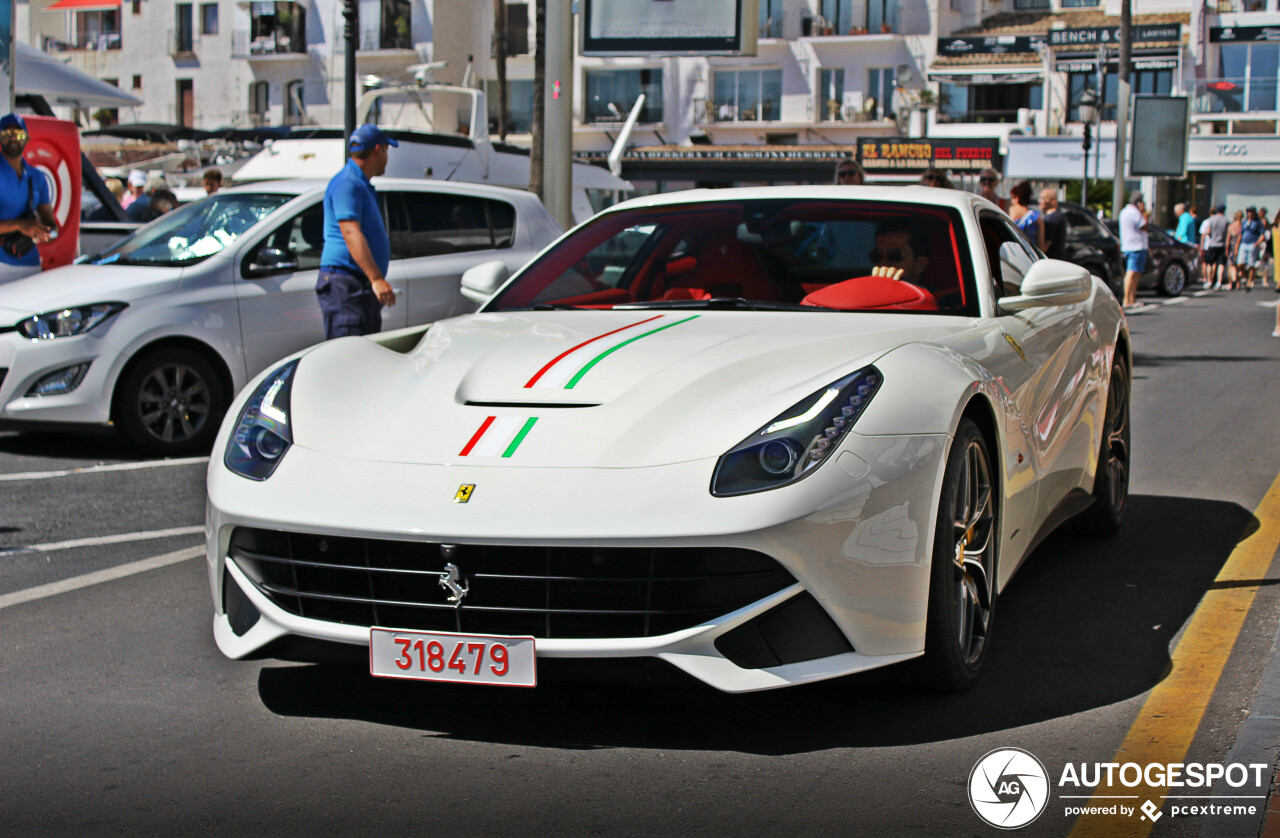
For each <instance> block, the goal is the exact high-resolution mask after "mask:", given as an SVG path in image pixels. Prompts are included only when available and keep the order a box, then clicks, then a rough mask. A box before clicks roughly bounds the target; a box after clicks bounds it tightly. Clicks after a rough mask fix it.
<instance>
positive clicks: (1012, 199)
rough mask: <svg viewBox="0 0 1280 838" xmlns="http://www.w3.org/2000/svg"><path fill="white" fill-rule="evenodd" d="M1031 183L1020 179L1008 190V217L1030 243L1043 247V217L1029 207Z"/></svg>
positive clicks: (1042, 249) (1041, 248)
mask: <svg viewBox="0 0 1280 838" xmlns="http://www.w3.org/2000/svg"><path fill="white" fill-rule="evenodd" d="M1030 205H1031V184H1030V183H1028V182H1027V181H1025V180H1024V181H1022V182H1021V183H1018V184H1016V185H1015V186H1014V187H1013V188H1012V189H1010V190H1009V217H1010V218H1012V219H1013V223H1014V224H1017V225H1018V229H1020V230H1021V231H1022V232H1024V233H1026V234H1027V238H1029V239H1031V243H1032V244H1034V245H1035V246H1036V247H1038V248H1040V250H1041V252H1043V251H1044V249H1045V239H1044V219H1043V218H1042V217H1041V216H1040V213H1039V212H1038V211H1036V210H1034V209H1032V208H1031V206H1030Z"/></svg>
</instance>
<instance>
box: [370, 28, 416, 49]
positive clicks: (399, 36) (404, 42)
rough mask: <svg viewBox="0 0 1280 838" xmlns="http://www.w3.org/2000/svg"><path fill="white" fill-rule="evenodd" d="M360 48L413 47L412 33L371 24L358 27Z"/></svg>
mask: <svg viewBox="0 0 1280 838" xmlns="http://www.w3.org/2000/svg"><path fill="white" fill-rule="evenodd" d="M360 49H361V51H364V52H372V51H375V50H384V49H413V35H411V34H410V33H409V32H398V31H395V30H389V28H386V27H380V26H371V27H368V28H365V27H361V29H360Z"/></svg>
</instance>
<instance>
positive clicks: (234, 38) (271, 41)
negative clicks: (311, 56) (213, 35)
mask: <svg viewBox="0 0 1280 838" xmlns="http://www.w3.org/2000/svg"><path fill="white" fill-rule="evenodd" d="M305 31H306V30H302V31H300V32H298V31H295V32H292V33H291V32H288V31H285V30H281V29H272V30H269V31H266V32H259V33H258V34H257V35H252V34H251V33H250V32H249V31H248V30H244V29H239V30H236V31H235V32H233V33H231V56H232V57H233V58H255V57H258V56H271V55H306V54H307V38H306V35H305V34H304V33H305Z"/></svg>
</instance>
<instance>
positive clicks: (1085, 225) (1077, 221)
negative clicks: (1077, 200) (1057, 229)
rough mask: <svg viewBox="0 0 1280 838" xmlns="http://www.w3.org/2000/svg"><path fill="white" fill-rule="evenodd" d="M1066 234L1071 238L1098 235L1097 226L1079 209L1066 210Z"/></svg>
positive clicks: (1085, 237)
mask: <svg viewBox="0 0 1280 838" xmlns="http://www.w3.org/2000/svg"><path fill="white" fill-rule="evenodd" d="M1064 215H1066V217H1067V236H1068V238H1072V239H1087V238H1092V237H1094V236H1097V235H1098V230H1097V227H1095V226H1094V222H1093V220H1092V219H1090V218H1089V216H1087V215H1085V214H1084V213H1082V212H1080V211H1079V210H1066V211H1065V213H1064Z"/></svg>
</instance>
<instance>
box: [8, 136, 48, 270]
mask: <svg viewBox="0 0 1280 838" xmlns="http://www.w3.org/2000/svg"><path fill="white" fill-rule="evenodd" d="M27 137H28V134H27V123H26V121H25V120H24V119H23V118H22V117H21V116H19V115H18V114H16V113H11V114H6V115H5V116H3V117H0V155H3V157H4V163H2V164H0V283H3V282H9V281H10V280H14V279H21V278H22V277H24V276H30V275H31V274H34V273H39V271H40V251H39V250H37V249H36V245H37V244H44V243H45V242H47V241H49V238H50V236H49V231H50V230H54V231H56V230H57V229H58V222H57V221H56V220H55V219H54V216H53V198H52V197H51V195H50V189H49V181H48V180H47V179H46V178H45V176H44V175H42V174H41V173H40V172H39V171H37V170H36V169H35V168H34V167H33V166H29V165H27V162H26V161H25V160H23V159H22V151H23V149H25V148H26V147H27ZM13 233H18V234H21V235H17V236H15V235H11V234H13Z"/></svg>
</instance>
